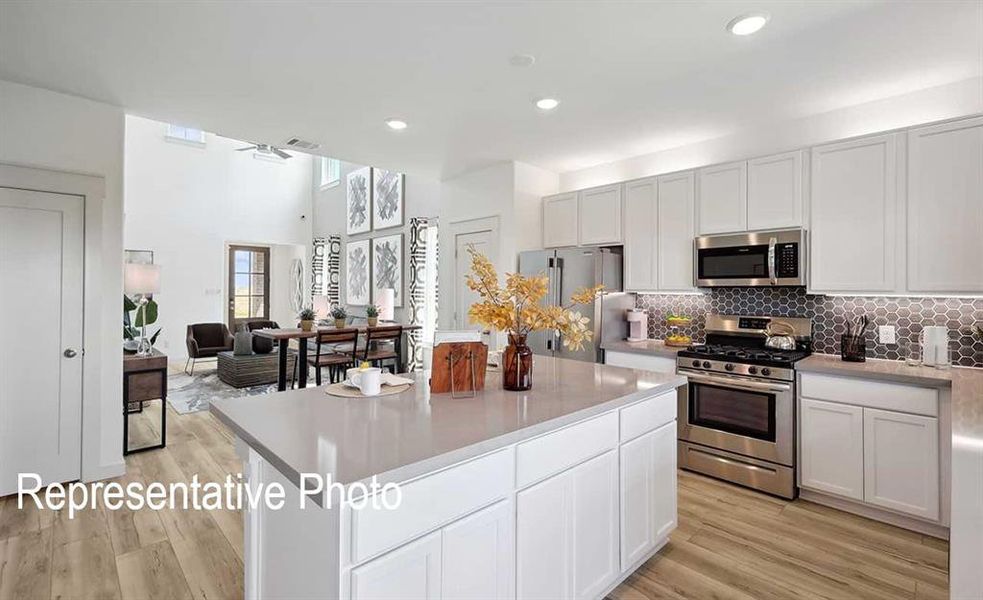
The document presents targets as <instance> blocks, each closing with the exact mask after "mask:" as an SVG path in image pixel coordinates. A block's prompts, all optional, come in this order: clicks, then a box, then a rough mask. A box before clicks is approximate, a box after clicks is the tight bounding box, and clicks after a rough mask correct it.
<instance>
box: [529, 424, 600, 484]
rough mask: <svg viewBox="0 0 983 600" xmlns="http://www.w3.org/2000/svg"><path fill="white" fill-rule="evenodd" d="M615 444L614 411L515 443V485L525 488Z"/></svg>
mask: <svg viewBox="0 0 983 600" xmlns="http://www.w3.org/2000/svg"><path fill="white" fill-rule="evenodd" d="M617 445H618V413H617V411H612V412H609V413H606V414H604V415H601V416H599V417H594V418H593V419H590V420H588V421H584V422H582V423H577V424H576V425H571V426H570V427H567V428H566V429H561V430H560V431H557V432H554V433H550V434H548V435H544V436H543V437H540V438H536V439H534V440H530V441H528V442H525V443H522V444H519V446H518V447H517V448H516V460H515V465H516V485H517V487H520V488H521V487H525V486H527V485H529V484H531V483H535V482H537V481H539V480H540V479H544V478H546V477H549V476H550V475H553V474H554V473H559V472H560V471H564V470H566V469H569V468H570V467H572V466H574V465H576V464H578V463H581V462H583V461H585V460H587V459H588V458H590V457H592V456H597V455H598V454H601V453H602V452H604V451H605V450H610V449H611V448H614V447H616V446H617Z"/></svg>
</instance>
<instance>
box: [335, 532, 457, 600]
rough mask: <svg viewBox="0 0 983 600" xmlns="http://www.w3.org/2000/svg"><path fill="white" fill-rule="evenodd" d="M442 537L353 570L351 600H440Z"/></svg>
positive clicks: (430, 538) (429, 538)
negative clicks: (411, 599) (410, 599)
mask: <svg viewBox="0 0 983 600" xmlns="http://www.w3.org/2000/svg"><path fill="white" fill-rule="evenodd" d="M440 535H441V534H440V532H436V533H432V534H430V535H428V536H427V537H425V538H422V539H419V540H417V541H415V542H412V543H410V544H407V545H405V546H403V547H402V548H399V549H397V550H393V551H392V552H390V553H389V554H384V555H382V556H380V557H379V558H377V559H375V560H373V561H370V562H368V563H366V564H364V565H362V566H361V567H358V568H356V569H353V570H352V594H351V597H352V600H369V599H371V600H386V599H389V598H392V600H404V599H409V598H413V599H427V600H430V599H433V600H437V599H439V598H440V597H441V590H440V577H441V561H440V559H441V552H440V546H441V543H440ZM325 566H327V565H325Z"/></svg>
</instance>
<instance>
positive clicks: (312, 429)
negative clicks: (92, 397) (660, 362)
mask: <svg viewBox="0 0 983 600" xmlns="http://www.w3.org/2000/svg"><path fill="white" fill-rule="evenodd" d="M410 376H411V377H413V378H414V379H415V380H416V383H415V384H414V385H413V386H412V387H411V388H410V389H409V390H407V391H406V392H403V393H402V394H399V395H392V396H380V397H375V398H340V397H337V396H331V395H328V394H327V393H325V391H324V387H316V388H307V389H303V390H292V391H286V392H280V393H275V394H267V395H261V396H246V397H242V398H234V399H222V400H215V401H214V402H212V404H211V411H212V412H213V413H214V414H215V415H216V416H217V417H218V418H219V419H220V420H221V421H222V422H224V423H225V424H226V425H228V426H229V427H230V428H231V429H232V431H233V432H234V433H235V434H236V435H237V436H239V437H240V438H241V439H242V440H243V441H244V442H246V443H247V444H248V445H249V446H250V447H252V448H254V449H255V450H256V451H257V452H259V454H260V455H261V456H262V457H263V458H265V459H266V460H267V461H269V462H270V463H272V464H273V465H274V466H275V467H276V468H277V469H278V470H279V471H280V472H281V473H283V475H284V476H285V477H287V478H288V479H289V480H291V481H293V482H294V483H295V484H297V483H298V482H299V480H300V473H318V474H321V475H327V474H330V475H331V477H332V481H334V482H338V483H340V484H342V485H348V484H351V483H355V482H366V481H368V480H370V479H371V478H372V477H373V476H377V481H378V482H379V483H380V484H384V483H387V482H390V481H393V482H400V481H405V480H407V479H410V478H412V477H416V476H419V475H422V474H425V473H428V472H431V471H434V470H436V469H440V468H443V467H446V466H448V465H452V464H454V463H456V462H460V461H462V460H466V459H468V458H472V457H474V456H478V455H480V454H484V453H486V452H490V451H493V450H496V449H498V448H502V447H505V446H508V445H510V444H514V443H516V442H519V441H522V440H524V439H527V438H530V437H533V436H536V435H539V434H542V433H545V432H549V431H551V430H554V429H557V428H559V427H562V426H564V425H567V424H570V423H574V422H577V421H579V420H582V419H585V418H588V417H590V416H593V415H595V414H600V413H602V412H606V411H608V410H611V409H614V408H617V407H619V406H622V405H626V404H630V403H632V402H635V401H638V400H643V399H645V398H649V397H652V396H655V395H658V394H661V393H663V392H666V391H670V390H672V389H674V388H676V387H679V386H681V385H684V384H685V383H686V378H685V377H683V376H680V375H673V374H659V373H651V372H647V371H636V370H634V369H626V368H621V367H613V366H609V365H599V364H593V363H586V362H580V361H574V360H569V359H559V358H550V357H543V356H536V357H534V360H533V386H532V390H530V391H528V392H507V391H505V390H503V389H502V387H501V374H500V373H498V372H489V373H488V377H487V380H486V385H485V389H484V390H483V391H481V392H478V394H477V395H476V396H475V397H473V398H452V397H451V395H450V394H433V395H431V394H430V392H429V388H428V384H427V380H428V378H429V374H428V373H426V372H420V373H415V374H411V375H410ZM673 401H675V400H673Z"/></svg>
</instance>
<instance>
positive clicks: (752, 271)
mask: <svg viewBox="0 0 983 600" xmlns="http://www.w3.org/2000/svg"><path fill="white" fill-rule="evenodd" d="M806 248H807V244H806V231H805V230H804V229H801V228H796V229H783V230H779V231H757V232H751V233H737V234H725V235H708V236H703V237H698V238H696V241H695V242H694V249H693V252H694V261H693V263H694V278H695V281H696V285H697V287H724V286H740V287H772V286H804V285H805V284H806V265H807V264H808V263H807V262H806Z"/></svg>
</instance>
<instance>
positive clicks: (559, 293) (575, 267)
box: [519, 247, 635, 362]
mask: <svg viewBox="0 0 983 600" xmlns="http://www.w3.org/2000/svg"><path fill="white" fill-rule="evenodd" d="M622 270H623V267H622V256H621V248H620V247H618V248H564V249H560V250H534V251H530V252H521V253H520V254H519V272H520V273H522V274H523V275H538V274H544V275H546V276H547V277H549V280H550V283H549V292H548V293H547V294H546V298H545V299H544V301H545V302H548V303H550V304H562V305H566V304H569V303H570V296H571V294H573V293H574V292H575V291H577V290H578V289H580V288H583V287H590V286H594V285H600V284H603V285H604V289H605V292H604V294H602V295H601V296H599V297H598V298H597V299H596V300H595V301H594V302H593V304H590V305H585V306H578V307H576V309H575V310H577V311H579V312H580V313H582V314H583V315H584V316H586V317H587V318H589V319H590V320H591V327H592V328H593V330H594V337H593V339H592V340H591V342H590V343H588V344H587V345H585V347H584V349H583V350H570V349H568V348H566V347H564V345H563V338H562V336H560V335H559V334H558V333H555V332H552V331H535V332H533V333H530V334H529V337H528V344H529V347H530V348H532V351H533V353H534V354H542V355H546V356H557V357H561V358H573V359H576V360H583V361H587V362H604V355H603V351H602V350H601V344H602V343H603V342H605V341H609V340H619V339H624V338H625V336H626V335H627V325H626V322H625V310H627V309H629V308H634V306H635V296H634V295H633V294H626V293H624V291H623V290H624V288H623V287H622V286H623V284H622Z"/></svg>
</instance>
